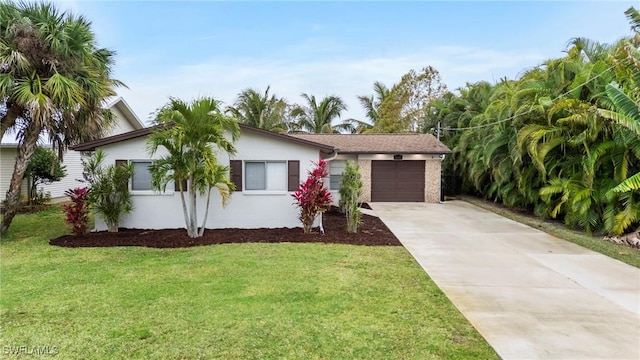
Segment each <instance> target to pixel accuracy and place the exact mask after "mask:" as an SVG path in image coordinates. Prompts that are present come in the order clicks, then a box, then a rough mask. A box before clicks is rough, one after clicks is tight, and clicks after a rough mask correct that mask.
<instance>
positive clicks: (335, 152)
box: [318, 148, 338, 234]
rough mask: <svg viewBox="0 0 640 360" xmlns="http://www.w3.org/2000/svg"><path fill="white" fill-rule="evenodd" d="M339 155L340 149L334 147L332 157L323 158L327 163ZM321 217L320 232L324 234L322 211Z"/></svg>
mask: <svg viewBox="0 0 640 360" xmlns="http://www.w3.org/2000/svg"><path fill="white" fill-rule="evenodd" d="M337 157H338V149H336V148H334V149H333V155H332V156H331V157H328V158H326V159H322V160H324V161H326V162H327V164H328V163H329V162H331V161H333V160H335V159H336V158H337ZM318 216H319V217H320V233H321V234H324V226H322V213H320V214H319V215H318Z"/></svg>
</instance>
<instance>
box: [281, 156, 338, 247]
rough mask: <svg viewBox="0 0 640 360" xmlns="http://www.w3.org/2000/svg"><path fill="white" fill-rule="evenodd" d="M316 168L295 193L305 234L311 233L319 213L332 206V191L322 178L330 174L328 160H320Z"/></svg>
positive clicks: (294, 196)
mask: <svg viewBox="0 0 640 360" xmlns="http://www.w3.org/2000/svg"><path fill="white" fill-rule="evenodd" d="M314 165H315V168H314V169H313V170H311V171H309V177H307V180H306V181H305V182H303V183H302V184H300V187H299V188H298V190H297V191H296V192H295V193H293V195H291V196H293V198H294V199H296V205H298V207H299V208H300V217H299V219H300V221H301V222H302V227H303V230H304V233H305V234H310V233H311V227H312V226H313V221H314V220H315V218H316V216H317V215H318V213H323V212H325V211H327V210H328V209H329V207H330V206H331V193H330V192H329V190H327V188H326V186H325V185H324V182H323V181H322V178H324V177H326V176H327V175H329V172H328V171H327V162H326V161H324V160H322V159H321V160H320V161H318V163H317V164H315V163H314Z"/></svg>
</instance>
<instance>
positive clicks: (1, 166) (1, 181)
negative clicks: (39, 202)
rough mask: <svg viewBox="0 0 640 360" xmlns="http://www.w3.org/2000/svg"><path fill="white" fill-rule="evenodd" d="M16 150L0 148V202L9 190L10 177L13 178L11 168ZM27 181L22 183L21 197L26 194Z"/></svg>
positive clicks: (14, 163)
mask: <svg viewBox="0 0 640 360" xmlns="http://www.w3.org/2000/svg"><path fill="white" fill-rule="evenodd" d="M17 151H18V148H17V147H15V146H10V147H9V146H7V147H4V146H3V147H0V201H4V199H5V198H6V195H7V190H9V184H10V183H11V177H12V176H13V167H14V166H15V165H16V153H17ZM26 189H27V181H26V180H23V181H22V188H21V190H22V195H23V196H26V194H27V190H26Z"/></svg>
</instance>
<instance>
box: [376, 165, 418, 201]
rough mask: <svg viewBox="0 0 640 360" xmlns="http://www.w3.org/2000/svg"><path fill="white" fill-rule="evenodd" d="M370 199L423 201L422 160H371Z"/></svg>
mask: <svg viewBox="0 0 640 360" xmlns="http://www.w3.org/2000/svg"><path fill="white" fill-rule="evenodd" d="M371 201H381V202H383V201H418V202H424V161H375V160H374V161H372V162H371Z"/></svg>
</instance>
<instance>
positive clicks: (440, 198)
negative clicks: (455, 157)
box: [438, 154, 446, 204]
mask: <svg viewBox="0 0 640 360" xmlns="http://www.w3.org/2000/svg"><path fill="white" fill-rule="evenodd" d="M445 156H446V155H445V154H440V194H438V202H439V203H440V204H444V201H443V200H442V162H443V161H444V158H445Z"/></svg>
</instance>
